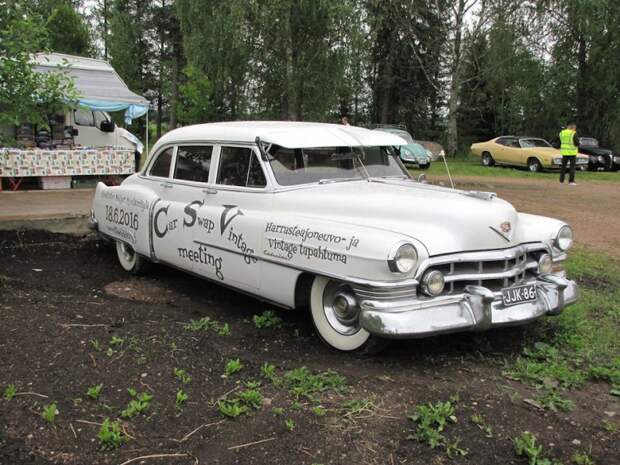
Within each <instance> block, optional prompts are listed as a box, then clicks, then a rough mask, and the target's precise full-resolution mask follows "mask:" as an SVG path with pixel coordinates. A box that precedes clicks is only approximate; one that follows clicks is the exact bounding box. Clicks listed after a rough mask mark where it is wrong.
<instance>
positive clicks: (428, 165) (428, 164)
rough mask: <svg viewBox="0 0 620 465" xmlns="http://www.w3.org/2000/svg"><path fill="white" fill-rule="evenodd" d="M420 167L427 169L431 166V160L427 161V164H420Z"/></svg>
mask: <svg viewBox="0 0 620 465" xmlns="http://www.w3.org/2000/svg"><path fill="white" fill-rule="evenodd" d="M418 166H419V167H420V169H421V170H427V169H429V168H430V167H431V164H430V162H429V163H427V164H426V165H418Z"/></svg>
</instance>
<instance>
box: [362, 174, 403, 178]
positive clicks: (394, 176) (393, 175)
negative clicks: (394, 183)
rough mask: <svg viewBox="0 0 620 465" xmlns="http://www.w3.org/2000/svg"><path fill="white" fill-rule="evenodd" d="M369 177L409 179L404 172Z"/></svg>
mask: <svg viewBox="0 0 620 465" xmlns="http://www.w3.org/2000/svg"><path fill="white" fill-rule="evenodd" d="M371 179H411V178H410V177H409V176H407V175H406V174H391V175H389V176H387V175H386V176H372V177H371Z"/></svg>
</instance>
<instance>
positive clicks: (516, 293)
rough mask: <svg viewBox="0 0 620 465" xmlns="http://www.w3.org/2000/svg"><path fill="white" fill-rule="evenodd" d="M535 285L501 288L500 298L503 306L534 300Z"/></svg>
mask: <svg viewBox="0 0 620 465" xmlns="http://www.w3.org/2000/svg"><path fill="white" fill-rule="evenodd" d="M536 295H537V294H536V285H535V284H528V285H527V286H516V287H508V288H506V289H502V300H503V301H504V306H506V307H509V306H510V305H518V304H522V303H524V302H532V301H534V300H536Z"/></svg>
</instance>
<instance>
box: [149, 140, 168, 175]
mask: <svg viewBox="0 0 620 465" xmlns="http://www.w3.org/2000/svg"><path fill="white" fill-rule="evenodd" d="M171 162H172V147H168V148H167V149H166V150H164V151H163V152H161V153H160V154H159V155H158V156H157V160H155V163H153V165H152V166H151V170H150V171H149V174H150V175H151V176H158V177H160V178H167V177H168V176H169V174H170V163H171Z"/></svg>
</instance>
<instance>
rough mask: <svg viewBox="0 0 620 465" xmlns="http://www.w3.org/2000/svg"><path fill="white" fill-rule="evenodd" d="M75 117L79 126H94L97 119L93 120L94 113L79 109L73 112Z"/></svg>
mask: <svg viewBox="0 0 620 465" xmlns="http://www.w3.org/2000/svg"><path fill="white" fill-rule="evenodd" d="M73 114H74V115H75V124H77V125H78V126H94V125H95V119H94V118H93V112H92V111H90V110H86V109H85V108H78V109H77V110H73Z"/></svg>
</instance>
